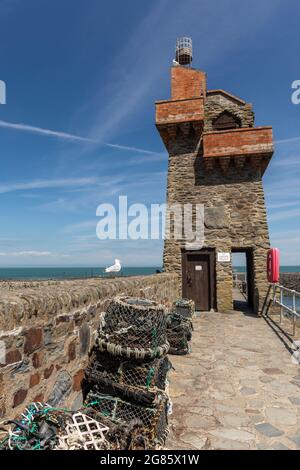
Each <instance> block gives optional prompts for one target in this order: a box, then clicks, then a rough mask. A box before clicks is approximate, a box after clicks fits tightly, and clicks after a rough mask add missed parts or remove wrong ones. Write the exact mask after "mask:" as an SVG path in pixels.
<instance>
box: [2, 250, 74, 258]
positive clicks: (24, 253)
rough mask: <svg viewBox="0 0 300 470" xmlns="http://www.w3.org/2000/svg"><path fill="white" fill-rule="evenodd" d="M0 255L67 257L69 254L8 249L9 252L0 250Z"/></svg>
mask: <svg viewBox="0 0 300 470" xmlns="http://www.w3.org/2000/svg"><path fill="white" fill-rule="evenodd" d="M0 256H13V257H19V256H21V257H23V256H30V257H31V256H34V257H38V256H42V257H44V256H51V257H52V256H55V257H56V256H59V257H69V255H61V254H58V253H52V252H51V251H35V250H33V251H10V252H5V251H0Z"/></svg>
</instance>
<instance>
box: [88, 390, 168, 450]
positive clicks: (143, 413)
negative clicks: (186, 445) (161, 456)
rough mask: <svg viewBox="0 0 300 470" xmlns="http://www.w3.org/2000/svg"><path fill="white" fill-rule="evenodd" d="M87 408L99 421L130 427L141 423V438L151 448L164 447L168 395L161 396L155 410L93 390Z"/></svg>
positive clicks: (166, 428)
mask: <svg viewBox="0 0 300 470" xmlns="http://www.w3.org/2000/svg"><path fill="white" fill-rule="evenodd" d="M85 406H86V408H87V410H89V408H90V407H91V408H93V409H94V411H95V412H96V415H97V417H98V419H99V420H101V419H102V418H104V419H105V418H106V419H109V420H110V421H112V422H113V423H116V424H120V425H125V426H126V425H128V423H130V422H134V421H138V422H140V423H141V426H142V428H141V432H142V434H141V437H144V439H145V440H146V441H147V443H148V445H149V446H150V447H156V446H157V445H163V444H164V442H165V439H166V436H167V431H168V406H169V400H168V397H167V395H166V394H163V393H162V394H161V395H160V399H159V403H157V406H156V407H154V408H150V407H146V406H142V405H139V404H136V403H132V402H128V401H125V400H122V399H121V398H119V397H113V396H109V395H104V394H101V393H98V392H97V391H96V390H95V389H93V390H91V391H90V392H89V394H88V396H87V399H86V403H85Z"/></svg>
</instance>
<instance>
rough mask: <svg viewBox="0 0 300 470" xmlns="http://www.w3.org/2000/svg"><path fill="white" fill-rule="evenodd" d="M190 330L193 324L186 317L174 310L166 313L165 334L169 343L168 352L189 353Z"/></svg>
mask: <svg viewBox="0 0 300 470" xmlns="http://www.w3.org/2000/svg"><path fill="white" fill-rule="evenodd" d="M192 331H193V324H192V322H191V320H189V319H188V318H184V317H182V316H181V315H180V314H178V313H176V312H172V313H170V314H169V315H167V336H168V342H169V344H170V349H169V354H174V355H185V354H189V352H190V344H189V343H190V341H191V339H192Z"/></svg>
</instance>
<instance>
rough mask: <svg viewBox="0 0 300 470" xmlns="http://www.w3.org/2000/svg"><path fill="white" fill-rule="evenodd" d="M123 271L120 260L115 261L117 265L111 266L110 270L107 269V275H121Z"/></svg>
mask: <svg viewBox="0 0 300 470" xmlns="http://www.w3.org/2000/svg"><path fill="white" fill-rule="evenodd" d="M121 269H122V266H121V263H120V260H119V259H115V264H113V265H112V266H109V268H105V272H106V273H119V272H120V271H121Z"/></svg>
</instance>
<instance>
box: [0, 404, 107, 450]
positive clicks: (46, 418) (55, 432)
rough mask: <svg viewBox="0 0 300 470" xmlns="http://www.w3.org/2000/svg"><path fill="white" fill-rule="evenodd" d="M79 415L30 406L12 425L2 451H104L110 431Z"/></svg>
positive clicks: (80, 413)
mask: <svg viewBox="0 0 300 470" xmlns="http://www.w3.org/2000/svg"><path fill="white" fill-rule="evenodd" d="M83 411H84V413H83V412H81V411H80V410H79V411H76V412H74V411H71V410H65V409H58V408H52V407H51V406H50V405H48V404H47V403H31V404H30V405H28V407H27V408H25V410H24V411H23V413H22V415H21V416H20V418H19V419H17V420H15V421H13V422H12V425H11V429H10V431H9V432H8V434H7V437H6V439H4V441H2V443H1V444H0V449H3V450H48V451H49V450H104V449H107V448H108V447H109V444H108V441H107V439H106V434H107V433H108V431H110V428H109V427H108V426H107V425H106V424H103V423H102V422H100V421H96V420H95V419H93V418H92V417H90V416H88V415H87V414H86V413H85V410H83Z"/></svg>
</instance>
